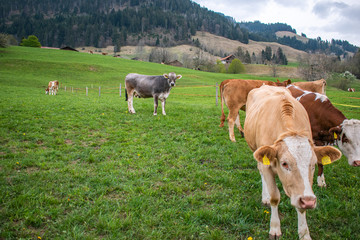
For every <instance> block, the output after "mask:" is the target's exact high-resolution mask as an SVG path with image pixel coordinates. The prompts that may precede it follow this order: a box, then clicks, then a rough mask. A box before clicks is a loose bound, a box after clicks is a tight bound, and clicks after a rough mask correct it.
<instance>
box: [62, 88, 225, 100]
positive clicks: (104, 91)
mask: <svg viewBox="0 0 360 240" xmlns="http://www.w3.org/2000/svg"><path fill="white" fill-rule="evenodd" d="M206 87H211V88H215V94H193V93H174V92H173V93H171V94H173V95H183V96H191V97H215V98H216V105H218V97H219V86H218V84H217V83H216V85H185V86H177V87H176V88H177V89H181V88H206ZM60 88H63V89H64V91H65V92H67V93H68V92H70V93H76V94H77V93H80V94H85V95H86V96H89V94H90V92H92V93H93V94H94V93H96V94H98V96H99V97H101V95H102V94H118V95H119V97H121V96H122V91H124V89H123V87H122V85H121V83H120V85H119V86H118V87H116V86H99V87H94V86H93V85H91V87H87V86H86V87H82V88H81V87H73V86H66V85H65V86H63V87H60Z"/></svg>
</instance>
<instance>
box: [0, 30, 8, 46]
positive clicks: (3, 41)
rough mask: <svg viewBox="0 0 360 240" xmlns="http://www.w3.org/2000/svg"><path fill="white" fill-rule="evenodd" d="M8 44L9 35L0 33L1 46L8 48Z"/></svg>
mask: <svg viewBox="0 0 360 240" xmlns="http://www.w3.org/2000/svg"><path fill="white" fill-rule="evenodd" d="M8 46H9V44H8V35H6V34H3V33H0V48H6V47H8Z"/></svg>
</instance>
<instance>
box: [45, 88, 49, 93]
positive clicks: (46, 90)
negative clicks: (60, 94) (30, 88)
mask: <svg viewBox="0 0 360 240" xmlns="http://www.w3.org/2000/svg"><path fill="white" fill-rule="evenodd" d="M49 91H50V90H49V87H47V88H46V89H45V95H46V94H49Z"/></svg>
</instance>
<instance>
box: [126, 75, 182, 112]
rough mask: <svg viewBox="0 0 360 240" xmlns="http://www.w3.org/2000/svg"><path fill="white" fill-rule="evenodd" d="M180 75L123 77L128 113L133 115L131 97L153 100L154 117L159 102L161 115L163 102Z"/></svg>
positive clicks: (163, 108) (163, 110) (163, 109)
mask: <svg viewBox="0 0 360 240" xmlns="http://www.w3.org/2000/svg"><path fill="white" fill-rule="evenodd" d="M181 77H182V76H181V75H176V74H175V73H173V72H171V73H169V74H166V73H165V74H163V75H162V76H148V75H140V74H136V73H130V74H128V75H127V76H126V77H125V101H127V102H128V110H129V113H135V109H134V106H133V97H134V96H137V97H141V98H150V97H153V98H154V115H157V107H158V100H160V101H161V105H162V114H163V115H166V113H165V102H166V99H167V98H168V96H169V94H170V90H171V88H172V87H174V86H175V84H176V80H178V79H180V78H181Z"/></svg>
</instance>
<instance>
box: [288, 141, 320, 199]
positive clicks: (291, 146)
mask: <svg viewBox="0 0 360 240" xmlns="http://www.w3.org/2000/svg"><path fill="white" fill-rule="evenodd" d="M284 142H285V144H286V145H287V147H288V150H289V152H290V154H291V155H292V156H293V157H294V159H295V160H296V164H297V167H298V169H299V172H300V175H301V177H302V180H303V182H304V186H305V189H304V193H303V196H313V197H315V195H314V193H313V191H312V187H311V185H310V181H309V167H310V163H311V158H312V154H313V151H312V149H311V146H310V143H309V140H308V139H307V138H305V137H287V138H285V139H284ZM294 200H295V199H294ZM292 201H293V199H292Z"/></svg>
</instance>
